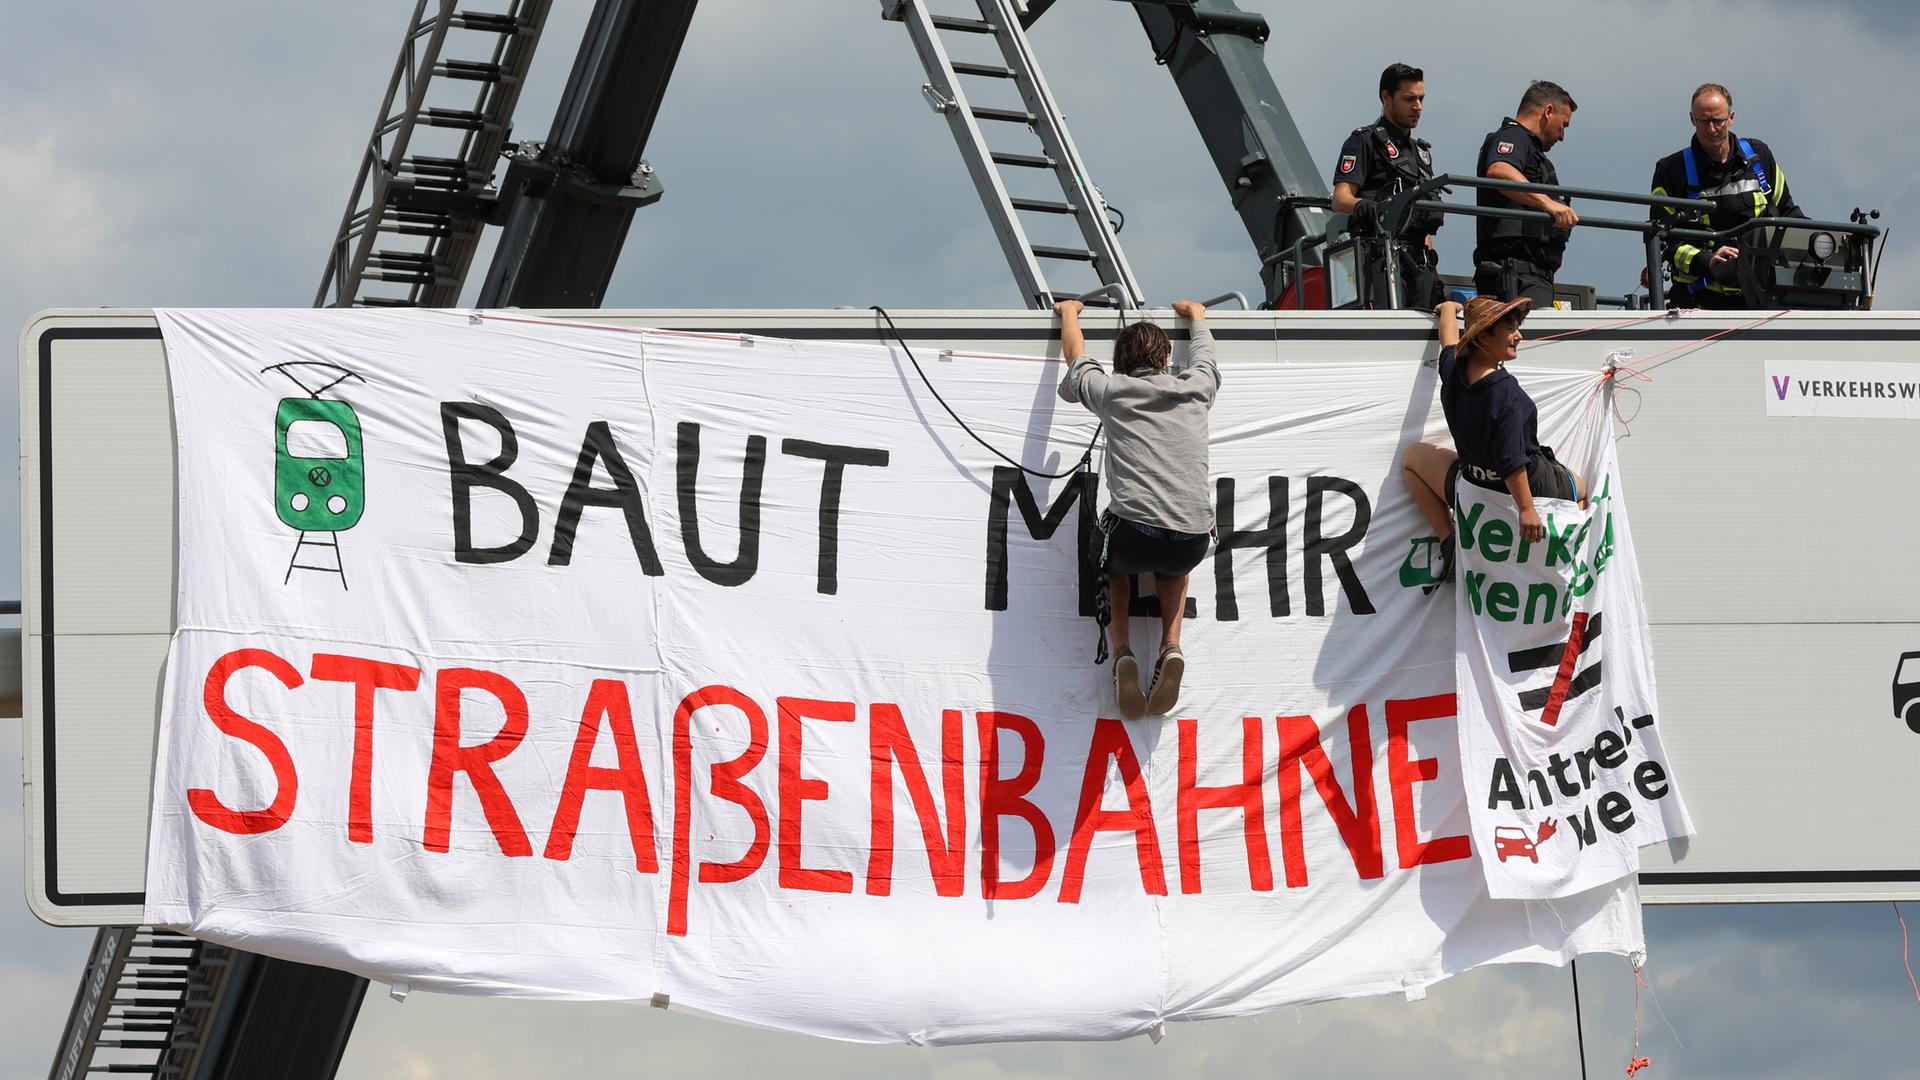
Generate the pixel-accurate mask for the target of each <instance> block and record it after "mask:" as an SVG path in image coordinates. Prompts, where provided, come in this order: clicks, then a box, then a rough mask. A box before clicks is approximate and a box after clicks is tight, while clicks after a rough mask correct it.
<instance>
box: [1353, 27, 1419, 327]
mask: <svg viewBox="0 0 1920 1080" xmlns="http://www.w3.org/2000/svg"><path fill="white" fill-rule="evenodd" d="M1426 101H1427V82H1426V75H1425V73H1424V72H1422V71H1421V70H1420V69H1419V68H1417V67H1413V66H1411V65H1408V64H1389V65H1387V69H1386V70H1385V71H1382V72H1381V73H1380V116H1379V118H1378V119H1376V120H1374V121H1373V123H1371V124H1367V125H1365V126H1363V127H1357V128H1354V129H1353V134H1351V135H1348V136H1347V141H1346V142H1345V143H1342V144H1341V146H1340V159H1339V161H1338V162H1337V163H1336V164H1335V165H1334V168H1333V212H1334V213H1336V214H1346V215H1347V228H1348V231H1349V232H1351V233H1352V234H1353V235H1354V237H1355V238H1356V239H1357V240H1359V241H1360V244H1361V245H1362V251H1363V254H1362V256H1361V259H1360V262H1361V265H1362V266H1363V267H1365V269H1366V294H1365V295H1366V301H1367V306H1369V307H1376V308H1383V307H1386V306H1387V295H1388V293H1387V267H1388V266H1389V265H1390V262H1389V257H1388V256H1389V251H1390V250H1392V251H1394V252H1395V257H1394V259H1393V261H1392V263H1391V265H1393V266H1394V268H1395V269H1396V270H1397V271H1398V272H1399V275H1400V306H1401V307H1404V308H1417V309H1419V310H1421V311H1431V310H1433V305H1435V304H1437V303H1439V302H1440V275H1439V270H1438V268H1439V265H1440V264H1439V257H1438V256H1437V255H1436V254H1435V252H1434V248H1433V233H1434V230H1435V229H1438V228H1439V227H1440V225H1441V216H1440V215H1439V214H1438V213H1435V212H1433V211H1419V212H1416V213H1415V215H1414V216H1413V218H1412V219H1411V220H1410V221H1408V223H1407V225H1406V227H1405V228H1404V229H1403V230H1402V231H1401V233H1400V237H1399V240H1400V243H1399V244H1398V245H1395V246H1394V247H1393V248H1390V247H1389V244H1391V243H1392V241H1393V238H1392V237H1388V236H1386V235H1385V233H1383V232H1382V231H1381V226H1382V222H1381V220H1380V215H1381V213H1382V211H1383V210H1384V209H1385V204H1386V201H1387V200H1388V199H1391V198H1393V197H1394V196H1395V195H1398V194H1400V193H1401V192H1403V191H1410V190H1412V189H1413V188H1416V187H1418V186H1420V184H1422V183H1423V182H1425V181H1427V180H1431V179H1433V150H1432V148H1431V147H1430V146H1429V145H1428V144H1427V141H1426V140H1425V139H1416V138H1414V137H1413V129H1414V128H1416V127H1418V126H1419V125H1420V114H1421V112H1422V111H1424V110H1425V108H1426Z"/></svg>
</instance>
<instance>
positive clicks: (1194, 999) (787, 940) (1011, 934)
mask: <svg viewBox="0 0 1920 1080" xmlns="http://www.w3.org/2000/svg"><path fill="white" fill-rule="evenodd" d="M160 318H161V325H162V328H163V331H164V334H165V338H166V344H167V350H168V356H169V364H170V375H171V379H172V386H173V393H174V402H175V410H176V423H177V427H178V432H179V481H180V508H179V537H180V594H179V624H178V630H177V632H176V634H175V637H174V641H173V646H172V653H171V656H170V660H169V664H168V672H167V680H166V685H165V689H164V700H163V707H162V718H161V731H160V739H159V759H158V764H157V767H156V775H155V784H154V813H153V823H152V830H151V848H150V857H149V868H148V879H147V903H148V908H147V912H146V917H147V920H148V921H149V922H153V923H157V924H161V925H166V926H171V927H176V928H179V929H182V930H184V931H187V932H189V933H192V934H194V935H196V936H199V937H203V938H207V939H210V940H214V941H220V942H226V943H231V944H234V945H239V946H243V947H245V948H248V949H254V950H258V951H261V952H265V953H269V954H272V955H277V956H283V957H289V958H292V959H296V960H302V961H308V962H314V963H320V964H326V965H330V966H333V967H338V968H344V969H347V970H351V971H355V972H359V973H361V974H364V975H367V976H370V977H374V978H378V979H381V980H386V981H394V982H403V983H406V984H409V985H411V986H414V987H421V988H431V989H442V990H453V991H462V992H472V993H490V994H508V995H519V996H529V997H535V996H537V997H560V998H582V999H629V1000H637V1001H653V1002H654V1003H656V1004H665V1005H667V1006H668V1007H670V1008H676V1009H689V1010H695V1011H699V1012H704V1013H709V1014H717V1015H722V1016H727V1017H732V1018H735V1019H739V1020H744V1021H749V1022H752V1023H757V1024H765V1025H771V1026H776V1027H782V1028H788V1029H795V1030H800V1031H807V1032H814V1033H819V1034H824V1035H830V1036H835V1037H840V1038H848V1039H861V1040H874V1041H900V1040H907V1041H918V1042H954V1041H966V1040H983V1039H1014V1038H1036V1037H1048V1038H1109V1037H1117V1036H1124V1035H1128V1034H1134V1033H1139V1032H1144V1031H1152V1030H1154V1029H1155V1028H1156V1026H1157V1025H1159V1024H1161V1023H1162V1022H1164V1021H1167V1020H1179V1019H1200V1018H1207V1017H1217V1016H1233V1015H1242V1014H1247V1013H1252V1012H1257V1011H1261V1010H1265V1009H1271V1008H1275V1007H1277V1006H1281V1005H1287V1004H1293V1003H1301V1002H1309V1001H1316V1000H1324V999H1329V998H1338V997H1344V996H1351V995H1357V994H1373V993H1386V992H1404V993H1407V994H1409V995H1412V996H1418V995H1419V994H1420V993H1422V992H1423V990H1424V988H1425V987H1426V986H1428V985H1430V984H1431V983H1433V982H1435V981H1437V980H1440V979H1442V978H1445V977H1447V976H1448V975H1451V974H1454V973H1456V972H1460V971H1464V970H1466V969H1468V968H1471V967H1474V966H1476V965H1479V964H1485V963H1496V962H1511V961H1537V962H1552V963H1557V962H1561V961H1563V960H1564V959H1565V958H1567V957H1570V956H1572V955H1575V954H1576V953H1579V952H1582V951H1593V950H1604V951H1612V952H1617V953H1632V952H1636V951H1638V950H1639V949H1640V948H1641V935H1640V918H1639V906H1638V899H1637V896H1636V894H1635V893H1634V891H1633V886H1632V882H1631V879H1623V880H1617V881H1611V882H1607V883H1603V884H1600V885H1598V886H1597V887H1595V888H1592V889H1590V890H1587V891H1585V892H1582V893H1579V894H1577V895H1573V896H1568V897H1565V898H1562V899H1556V900H1553V901H1551V902H1544V901H1527V900H1496V899H1493V898H1491V896H1490V895H1489V892H1488V885H1487V880H1486V876H1485V874H1484V872H1483V870H1482V867H1481V861H1482V859H1484V858H1485V857H1487V855H1488V852H1487V851H1486V846H1485V845H1486V843H1487V841H1486V840H1485V839H1484V838H1483V837H1481V836H1480V835H1479V834H1478V833H1477V831H1476V830H1475V829H1474V828H1473V826H1472V823H1471V820H1470V817H1469V813H1468V801H1469V798H1468V797H1469V792H1470V791H1471V792H1472V794H1473V796H1474V797H1475V798H1479V797H1482V795H1483V793H1482V792H1481V791H1480V790H1478V789H1473V788H1470V786H1469V785H1468V784H1467V783H1466V782H1465V781H1464V779H1463V776H1462V772H1461V768H1460V760H1461V758H1460V752H1459V742H1458V728H1457V722H1456V719H1455V713H1456V696H1455V674H1454V630H1453V620H1454V609H1453V605H1454V591H1453V590H1452V589H1449V588H1443V589H1440V590H1437V591H1435V592H1433V593H1432V594H1430V595H1429V594H1427V593H1425V592H1423V590H1422V589H1421V588H1419V587H1417V583H1412V584H1410V583H1409V582H1408V580H1407V579H1406V578H1405V577H1404V576H1403V571H1404V570H1405V569H1406V568H1407V567H1408V565H1409V560H1410V557H1409V555H1408V552H1409V550H1410V549H1415V548H1416V547H1417V545H1415V544H1414V541H1415V539H1416V538H1417V537H1418V536H1419V535H1421V534H1423V533H1424V532H1426V528H1425V525H1424V522H1423V521H1422V520H1421V518H1420V516H1419V514H1418V512H1417V511H1416V509H1415V507H1414V505H1413V504H1412V502H1411V500H1410V499H1409V498H1408V497H1407V495H1406V493H1405V491H1404V490H1403V488H1402V485H1401V479H1400V469H1399V455H1400V453H1401V451H1402V449H1403V448H1404V447H1405V445H1406V444H1407V443H1408V442H1410V441H1411V440H1413V439H1416V438H1443V437H1444V433H1445V428H1444V424H1443V423H1442V422H1441V420H1440V417H1439V412H1438V408H1437V406H1436V402H1435V385H1434V375H1433V371H1432V369H1431V368H1421V367H1418V366H1417V365H1414V364H1406V365H1400V364H1388V363H1378V364H1344V365H1342V364H1330V363H1316V362H1315V361H1314V358H1313V357H1311V356H1301V357H1298V358H1295V360H1296V361H1297V362H1290V363H1286V364H1280V365H1270V366H1253V365H1229V366H1228V367H1227V369H1226V380H1225V385H1224V387H1223V389H1222V392H1221V395H1220V399H1219V405H1218V408H1217V409H1216V411H1215V414H1214V421H1213V432H1214V441H1213V446H1212V450H1211V453H1212V463H1213V470H1214V480H1213V483H1214V493H1215V496H1216V501H1217V506H1218V510H1219V527H1218V534H1219V538H1218V544H1217V550H1216V551H1215V553H1214V554H1212V555H1211V556H1210V557H1209V559H1208V560H1207V561H1206V562H1205V563H1203V564H1202V565H1201V567H1200V568H1199V569H1198V570H1197V571H1196V572H1195V574H1194V577H1193V590H1192V603H1193V616H1192V617H1191V618H1190V619H1189V621H1188V624H1187V631H1186V635H1185V642H1186V652H1187V655H1188V657H1189V667H1188V673H1187V681H1186V687H1185V696H1184V700H1183V701H1181V702H1180V704H1179V707H1178V708H1177V709H1175V710H1174V711H1173V712H1172V713H1171V714H1170V715H1168V716H1167V717H1165V718H1156V719H1150V720H1146V721H1140V722H1135V723H1131V724H1129V723H1125V722H1123V721H1121V720H1119V719H1118V718H1117V713H1116V711H1115V709H1114V706H1113V692H1112V685H1111V674H1110V669H1109V668H1107V667H1095V666H1093V665H1092V664H1091V663H1090V662H1089V661H1090V659H1091V657H1092V654H1093V646H1094V629H1093V622H1092V620H1091V619H1090V618H1088V617H1087V615H1088V613H1089V612H1090V611H1091V610H1092V597H1093V591H1092V590H1093V589H1094V588H1095V587H1096V583H1094V582H1092V581H1089V580H1082V579H1081V578H1080V576H1079V571H1078V568H1077V558H1076V549H1077V545H1078V543H1079V541H1080V540H1081V538H1082V537H1083V536H1084V534H1085V533H1086V532H1087V531H1088V530H1089V529H1091V528H1092V527H1093V522H1094V520H1095V507H1094V505H1092V499H1093V497H1094V493H1095V491H1096V488H1097V482H1096V481H1095V480H1094V479H1093V478H1092V477H1091V476H1089V475H1082V476H1081V477H1077V478H1068V479H1062V480H1056V481H1045V480H1039V479H1034V478H1031V477H1025V476H1023V475H1022V474H1021V473H1020V472H1019V471H1018V470H1015V469H1013V468H1011V467H1009V466H1007V465H1005V464H1004V463H1003V462H1001V461H999V460H998V459H997V458H995V457H994V456H993V455H992V454H991V453H990V452H989V451H988V450H986V449H984V448H983V447H981V446H980V445H978V444H977V443H975V442H974V441H973V440H972V439H971V438H969V437H968V436H967V435H966V434H965V433H964V432H963V431H962V430H961V429H960V427H959V425H958V424H956V423H955V422H954V421H953V420H952V419H950V418H949V417H948V416H947V415H946V413H945V412H944V411H942V410H941V408H940V407H939V406H938V405H937V404H936V403H935V402H934V400H933V398H932V396H931V395H930V394H928V393H927V391H926V389H925V387H923V386H922V385H921V384H920V382H919V379H918V376H916V375H915V373H914V371H913V369H912V367H911V366H910V365H909V364H908V362H907V359H906V357H905V355H904V354H903V353H902V352H901V351H900V350H899V349H898V348H884V347H878V346H872V345H848V344H824V343H820V344H816V343H802V342H794V341H785V340H773V339H764V338H741V337H733V336H702V335H689V334H674V333H662V332H626V331H620V330H615V329H609V328H597V327H585V326H575V325H564V324H552V323H545V322H541V321H539V320H533V319H519V318H505V317H494V316H487V317H484V318H483V317H469V316H468V315H467V314H466V313H460V312H418V311H392V312H377V311H354V312H335V311H319V312H313V311H287V312H272V311H250V312H221V311H195V312H165V313H162V314H161V317H160ZM930 359H931V358H923V362H927V366H928V368H929V369H930V370H929V375H930V376H931V377H932V378H934V379H936V380H938V384H939V387H940V390H941V393H942V394H943V395H944V396H945V397H946V399H947V401H948V402H950V403H951V404H952V406H953V408H954V409H955V410H957V411H958V412H959V413H960V415H962V416H964V417H966V418H967V419H968V421H969V422H970V423H971V425H972V426H973V427H974V429H975V430H977V431H978V432H980V434H981V435H982V436H983V437H984V438H986V439H987V440H989V441H991V442H992V443H994V444H995V445H997V446H998V447H1000V448H1002V449H1003V450H1005V451H1006V452H1007V453H1009V454H1011V455H1013V456H1015V457H1017V458H1018V459H1020V460H1021V461H1023V462H1024V463H1026V464H1027V465H1028V466H1030V467H1032V468H1035V469H1038V470H1042V471H1051V472H1058V471H1063V470H1066V469H1068V468H1070V467H1071V466H1072V465H1073V463H1074V461H1075V460H1076V459H1077V458H1078V457H1079V453H1080V447H1082V446H1083V445H1085V443H1086V441H1087V440H1088V438H1089V437H1091V435H1092V433H1093V425H1092V423H1091V421H1090V419H1089V417H1088V416H1087V415H1086V414H1084V413H1083V412H1081V411H1080V410H1079V409H1078V408H1077V407H1074V406H1069V405H1066V404H1064V403H1061V402H1060V401H1058V399H1057V398H1056V397H1055V395H1054V390H1053V388H1054V385H1055V383H1056V382H1057V380H1058V378H1059V375H1060V370H1061V369H1060V365H1059V364H1058V363H1057V362H1054V361H1051V360H1047V359H1044V358H1040V357H1014V356H969V355H965V354H956V355H954V356H953V357H952V358H951V362H948V363H932V362H928V361H930ZM1523 378H1524V380H1525V382H1526V384H1527V386H1528V388H1529V390H1530V391H1531V392H1532V393H1533V395H1534V396H1535V397H1536V399H1538V400H1539V401H1541V403H1542V408H1543V425H1542V434H1543V435H1544V436H1546V437H1548V438H1549V439H1550V440H1552V439H1558V438H1561V437H1562V435H1563V432H1562V431H1560V430H1558V429H1555V424H1564V425H1571V424H1573V423H1575V422H1576V417H1577V416H1578V413H1579V410H1578V409H1577V408H1575V407H1574V406H1573V403H1574V402H1576V401H1578V400H1581V399H1582V398H1583V397H1584V396H1585V395H1589V394H1590V393H1591V390H1592V387H1593V376H1591V375H1576V374H1569V373H1551V372H1545V371H1537V372H1524V373H1523ZM1627 557H1630V556H1627ZM1145 603H1146V602H1145V601H1144V600H1143V601H1142V602H1141V604H1142V607H1141V608H1139V609H1138V610H1139V611H1140V612H1141V613H1142V614H1141V619H1140V621H1139V622H1138V623H1137V624H1136V629H1135V633H1136V635H1139V634H1145V633H1149V632H1151V631H1150V626H1151V624H1150V623H1149V622H1148V621H1147V618H1146V616H1145V612H1146V610H1147V608H1146V606H1145ZM1609 617H1611V615H1610V616H1609ZM1609 655H1611V654H1609Z"/></svg>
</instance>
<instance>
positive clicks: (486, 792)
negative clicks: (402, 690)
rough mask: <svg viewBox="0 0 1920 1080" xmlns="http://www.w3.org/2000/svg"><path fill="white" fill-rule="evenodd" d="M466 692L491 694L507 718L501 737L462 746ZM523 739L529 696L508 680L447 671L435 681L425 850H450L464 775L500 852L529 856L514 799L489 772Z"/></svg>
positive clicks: (479, 673)
mask: <svg viewBox="0 0 1920 1080" xmlns="http://www.w3.org/2000/svg"><path fill="white" fill-rule="evenodd" d="M465 690H479V691H481V692H483V693H487V694H491V695H493V697H494V698H495V699H497V700H498V701H499V702H500V707H501V710H502V711H503V712H504V713H505V719H504V720H503V721H502V722H501V724H500V732H499V734H497V735H495V736H494V737H493V738H491V739H488V740H487V741H486V742H483V743H476V744H475V745H473V746H462V745H460V712H461V700H460V694H461V692H462V691H465ZM526 737H527V696H526V695H525V694H523V693H521V692H520V688H519V687H518V686H515V685H514V683H513V680H512V679H509V678H507V677H506V676H505V675H501V674H499V673H498V672H493V671H484V670H482V669H480V668H448V669H447V670H445V671H442V672H440V673H439V674H438V675H436V676H435V677H434V702H433V763H432V765H431V766H430V767H429V768H428V770H427V826H426V836H425V844H426V848H427V850H428V851H445V850H447V849H448V847H449V846H451V840H452V833H453V776H454V774H455V773H466V774H467V782H468V783H469V784H472V785H473V793H474V794H475V795H476V796H478V797H479V799H480V810H481V813H483V814H484V815H485V816H486V819H487V827H488V828H489V829H491V830H493V839H494V842H495V843H497V844H499V845H500V851H501V853H502V854H504V855H507V856H509V857H511V858H519V857H521V856H524V855H532V854H533V845H532V844H530V843H528V842H527V830H526V828H525V827H524V826H522V825H521V824H520V815H519V814H518V813H517V812H516V811H515V810H514V809H513V800H512V799H511V798H509V797H508V796H507V789H506V788H505V787H503V786H501V784H500V778H499V777H498V776H495V775H494V773H493V763H494V762H496V761H499V760H500V759H501V758H503V757H506V756H507V755H508V754H511V753H513V750H514V748H515V747H517V746H519V745H520V740H521V739H524V738H526Z"/></svg>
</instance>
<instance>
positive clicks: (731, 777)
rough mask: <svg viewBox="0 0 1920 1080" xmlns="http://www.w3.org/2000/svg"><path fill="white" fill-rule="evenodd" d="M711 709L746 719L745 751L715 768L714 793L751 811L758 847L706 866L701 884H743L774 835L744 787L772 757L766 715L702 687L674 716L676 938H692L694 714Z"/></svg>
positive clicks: (727, 689)
mask: <svg viewBox="0 0 1920 1080" xmlns="http://www.w3.org/2000/svg"><path fill="white" fill-rule="evenodd" d="M709 705H731V706H732V707H734V708H735V709H738V710H740V712H741V714H742V715H744V716H745V717H746V718H747V748H746V750H745V751H743V752H742V753H741V755H740V756H739V757H737V758H734V759H733V760H732V761H722V762H717V763H715V764H714V766H713V768H712V771H711V777H712V784H711V788H712V791H713V794H714V796H715V797H716V798H720V799H725V800H726V801H728V802H730V803H733V804H734V805H735V806H738V807H740V808H741V809H743V810H745V811H746V812H747V816H748V817H749V818H750V819H752V821H753V843H752V844H751V845H750V846H749V847H748V848H747V853H746V854H745V855H743V856H742V857H741V858H740V859H739V860H738V861H736V862H731V863H702V864H701V865H700V880H701V881H702V882H728V881H739V880H740V879H741V878H744V877H746V876H747V875H748V874H751V873H753V872H754V871H755V870H758V869H759V868H760V864H761V863H762V862H764V861H765V860H766V857H767V847H768V843H769V838H770V837H771V835H772V829H771V828H770V827H769V826H768V824H767V806H766V804H765V803H764V802H762V801H761V800H760V796H759V795H758V794H757V793H755V792H754V790H753V789H752V788H750V787H748V786H746V785H745V784H743V783H741V782H740V781H741V779H742V778H744V777H745V776H746V775H747V774H748V773H750V772H752V771H753V768H754V766H756V765H758V764H760V759H761V758H764V757H766V756H767V714H766V713H765V712H763V711H761V709H760V706H759V705H758V704H757V703H756V702H755V701H754V700H753V699H752V698H750V697H748V696H747V695H745V694H743V693H741V692H740V691H738V690H735V689H734V688H733V687H731V686H719V685H715V686H703V687H701V688H700V689H698V690H695V691H694V692H693V693H691V694H688V695H687V696H686V697H684V698H682V699H680V707H679V708H677V709H675V710H674V713H673V873H672V874H671V875H670V883H669V886H668V891H667V933H668V934H669V935H671V936H674V937H685V936H686V935H687V890H688V888H689V887H690V884H691V878H692V870H693V866H692V859H693V714H694V713H696V712H698V711H699V710H701V709H704V708H706V707H707V706H709Z"/></svg>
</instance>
